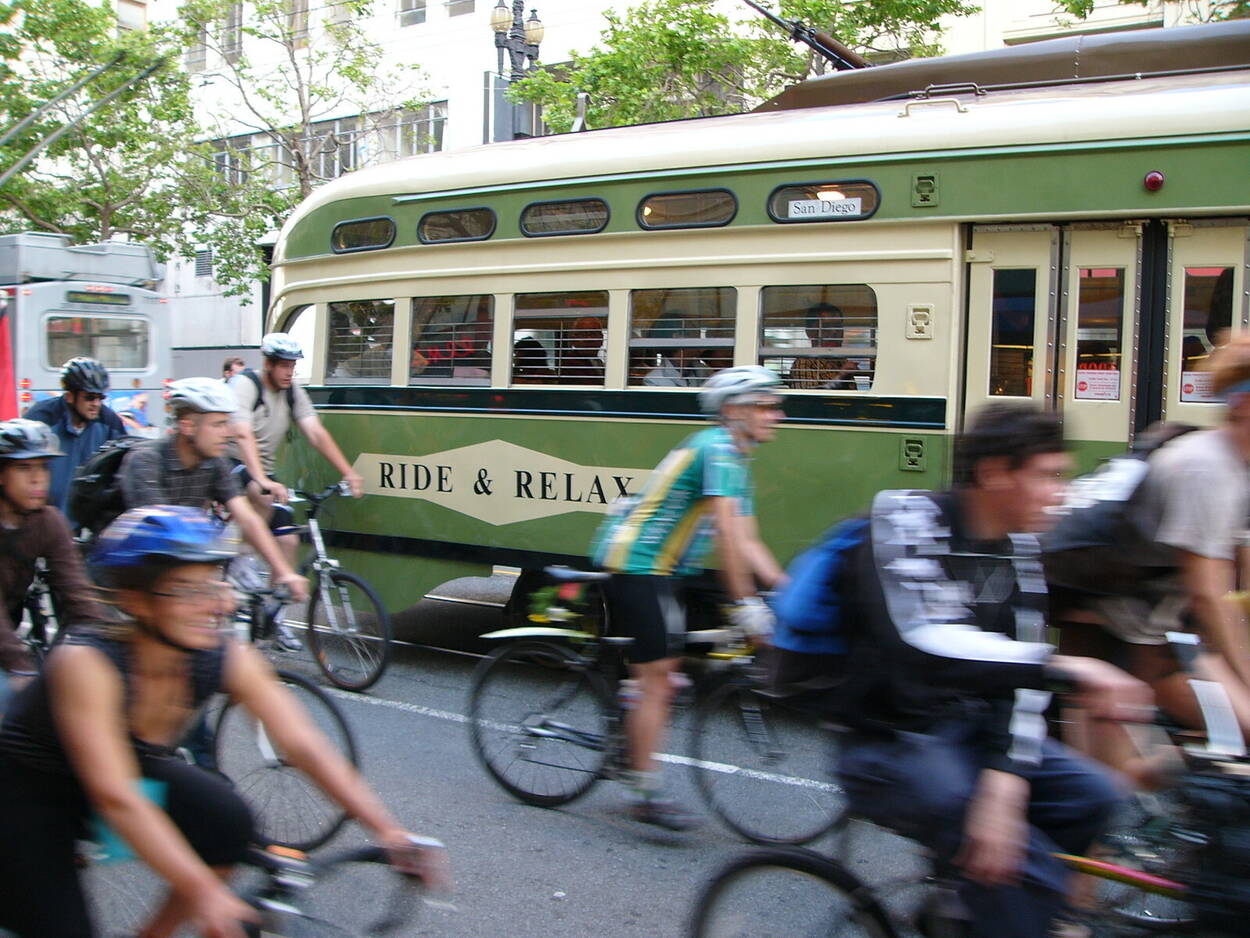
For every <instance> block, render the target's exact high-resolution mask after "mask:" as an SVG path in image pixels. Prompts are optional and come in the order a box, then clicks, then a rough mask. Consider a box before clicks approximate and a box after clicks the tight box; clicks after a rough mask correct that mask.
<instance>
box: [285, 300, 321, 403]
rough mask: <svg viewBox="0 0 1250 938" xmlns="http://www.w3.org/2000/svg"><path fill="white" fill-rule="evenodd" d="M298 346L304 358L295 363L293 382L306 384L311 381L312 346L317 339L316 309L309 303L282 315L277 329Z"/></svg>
mask: <svg viewBox="0 0 1250 938" xmlns="http://www.w3.org/2000/svg"><path fill="white" fill-rule="evenodd" d="M278 331H279V332H285V333H286V334H287V335H289V336H290V337H291V338H293V339H294V340H295V341H297V342H298V343H299V344H300V347H301V348H302V349H303V350H304V357H303V358H300V359H297V360H296V362H295V380H296V381H298V382H299V383H300V384H308V383H309V382H310V381H311V379H312V363H313V359H314V357H315V356H314V354H313V345H314V344H315V343H316V339H317V308H316V307H315V306H313V305H312V304H311V303H309V304H305V305H303V306H296V307H294V308H293V309H291V310H290V311H289V312H287V313H285V314H283V316H282V320H281V323H280V325H279V328H278Z"/></svg>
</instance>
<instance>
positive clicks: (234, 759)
mask: <svg viewBox="0 0 1250 938" xmlns="http://www.w3.org/2000/svg"><path fill="white" fill-rule="evenodd" d="M278 680H279V681H281V682H282V684H283V685H284V686H285V687H286V689H287V690H289V691H290V692H291V693H293V694H294V695H295V696H296V698H298V700H299V702H300V704H302V705H303V707H304V709H305V710H306V711H307V712H308V714H309V715H310V716H311V717H312V719H313V722H314V723H316V724H317V728H318V729H320V730H321V732H322V733H324V734H325V735H326V737H327V738H328V739H329V740H330V742H331V744H332V745H333V746H334V748H335V749H337V750H338V752H339V754H340V755H341V756H343V758H345V759H347V760H348V761H349V762H350V763H351V764H352V765H359V761H358V759H357V754H356V740H355V739H354V738H353V736H352V732H351V729H350V728H349V727H348V725H347V721H346V720H345V719H344V718H343V714H342V713H340V712H339V709H338V707H336V706H335V705H334V703H333V701H331V700H330V698H329V697H327V696H326V695H325V692H324V691H322V690H321V689H320V688H319V687H317V686H316V685H314V684H313V683H312V682H311V681H309V680H307V679H306V678H303V677H300V676H299V675H298V674H292V673H290V672H287V671H279V672H278ZM216 752H217V767H218V769H220V771H221V772H222V774H223V775H225V776H226V777H227V778H229V779H230V780H231V781H232V782H234V784H235V787H236V788H237V790H238V792H239V794H240V795H242V796H243V800H244V801H246V802H247V803H248V806H249V807H250V808H251V809H252V814H253V816H254V818H255V823H256V835H257V839H258V840H261V841H263V842H264V843H266V844H277V845H279V846H283V847H292V848H294V849H296V850H311V849H313V848H314V847H319V846H321V845H322V844H324V843H325V842H326V841H327V840H329V839H330V838H331V837H333V836H334V835H335V834H336V833H337V832H338V830H339V828H340V827H342V826H343V822H344V821H345V820H346V819H347V814H346V812H345V811H343V810H342V809H341V808H340V807H339V806H338V803H337V802H335V801H332V800H331V799H330V797H329V796H328V795H326V794H325V793H324V792H322V790H321V789H320V788H318V787H317V785H316V784H315V783H314V782H313V781H312V779H310V778H308V777H307V776H306V775H304V774H303V773H302V772H301V771H300V770H299V769H296V768H295V767H294V766H292V765H290V764H288V763H287V761H286V759H285V758H284V757H283V754H282V753H281V752H279V751H278V749H277V746H276V745H275V743H274V741H273V740H272V739H271V738H270V736H269V734H268V733H267V732H266V731H265V727H264V726H263V725H262V724H261V723H260V721H258V720H257V719H256V718H255V717H253V716H252V715H251V714H250V713H248V712H247V710H245V709H244V708H243V707H240V706H237V705H235V704H233V703H229V704H227V705H226V706H225V707H224V708H223V709H222V711H221V715H220V716H219V717H218V718H217V741H216Z"/></svg>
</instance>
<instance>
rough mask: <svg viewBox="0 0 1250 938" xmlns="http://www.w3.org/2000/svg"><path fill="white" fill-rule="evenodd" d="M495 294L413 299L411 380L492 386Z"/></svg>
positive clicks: (409, 361)
mask: <svg viewBox="0 0 1250 938" xmlns="http://www.w3.org/2000/svg"><path fill="white" fill-rule="evenodd" d="M494 328H495V298H494V297H493V296H491V295H490V294H469V295H466V296H418V297H413V300H412V337H411V341H410V345H409V347H410V348H411V349H412V352H411V354H410V356H409V359H408V383H409V384H490V351H491V334H492V332H493V330H494Z"/></svg>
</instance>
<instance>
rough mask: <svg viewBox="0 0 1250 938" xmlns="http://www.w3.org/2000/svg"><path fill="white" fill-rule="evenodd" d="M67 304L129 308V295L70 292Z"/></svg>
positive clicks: (83, 291) (66, 297)
mask: <svg viewBox="0 0 1250 938" xmlns="http://www.w3.org/2000/svg"><path fill="white" fill-rule="evenodd" d="M65 302H66V303H91V304H93V305H95V306H129V305H130V294H129V293H96V292H88V291H86V290H69V291H67V292H66V294H65Z"/></svg>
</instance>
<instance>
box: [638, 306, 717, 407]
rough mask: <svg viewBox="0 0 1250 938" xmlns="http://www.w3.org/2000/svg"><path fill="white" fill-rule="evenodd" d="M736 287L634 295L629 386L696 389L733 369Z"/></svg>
mask: <svg viewBox="0 0 1250 938" xmlns="http://www.w3.org/2000/svg"><path fill="white" fill-rule="evenodd" d="M737 301H738V295H737V291H736V290H734V289H733V288H732V287H691V288H684V289H672V290H633V291H631V292H630V294H629V319H630V339H629V383H630V385H632V386H635V387H637V386H642V387H654V388H694V387H698V386H699V385H701V384H703V382H704V381H706V380H707V378H708V377H709V376H710V375H711V374H713V373H714V372H717V371H720V370H721V369H722V368H728V367H729V366H730V365H732V364H733V354H734V317H735V315H736V310H737Z"/></svg>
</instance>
